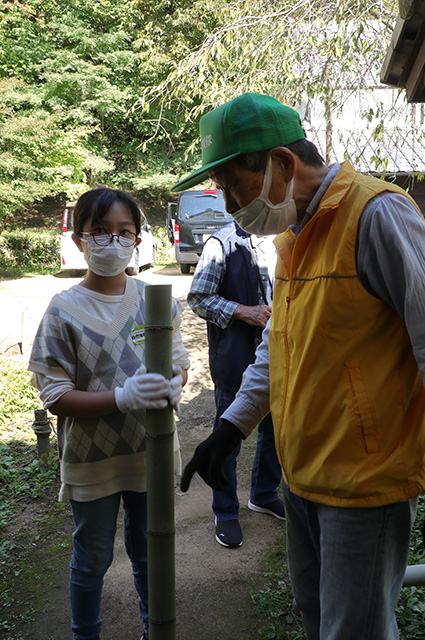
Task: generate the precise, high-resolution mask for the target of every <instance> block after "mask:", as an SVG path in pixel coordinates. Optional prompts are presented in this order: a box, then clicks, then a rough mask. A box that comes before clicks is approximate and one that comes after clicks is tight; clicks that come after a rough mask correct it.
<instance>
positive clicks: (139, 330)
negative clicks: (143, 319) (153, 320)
mask: <svg viewBox="0 0 425 640" xmlns="http://www.w3.org/2000/svg"><path fill="white" fill-rule="evenodd" d="M131 339H132V340H133V342H134V344H142V342H144V341H145V325H144V324H138V325H137V327H134V329H133V331H132V332H131Z"/></svg>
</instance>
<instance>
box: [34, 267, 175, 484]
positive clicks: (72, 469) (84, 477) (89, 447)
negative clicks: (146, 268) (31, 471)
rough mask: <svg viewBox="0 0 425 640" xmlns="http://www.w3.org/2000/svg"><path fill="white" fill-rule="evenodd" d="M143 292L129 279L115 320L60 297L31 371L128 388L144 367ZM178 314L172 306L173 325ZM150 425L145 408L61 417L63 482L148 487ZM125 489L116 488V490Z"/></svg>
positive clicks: (102, 387)
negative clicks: (135, 482)
mask: <svg viewBox="0 0 425 640" xmlns="http://www.w3.org/2000/svg"><path fill="white" fill-rule="evenodd" d="M144 287H145V285H144V283H143V282H141V281H140V280H135V279H130V278H128V279H127V286H126V291H125V294H124V296H123V299H122V301H121V303H120V305H119V309H118V311H117V313H116V315H115V317H114V318H113V320H112V322H105V321H103V320H99V319H97V318H95V317H93V316H92V315H89V314H88V313H86V312H85V311H84V309H81V308H79V307H77V306H75V305H73V304H71V303H70V302H67V301H66V300H64V299H63V298H62V297H61V296H60V294H59V295H56V296H54V297H53V298H52V300H51V302H50V305H49V307H48V309H47V310H46V312H45V315H44V317H43V319H42V321H41V323H40V326H39V328H38V331H37V335H36V337H35V340H34V344H33V350H32V353H31V357H30V363H29V367H28V368H29V370H30V371H34V372H39V373H42V374H52V373H53V374H54V373H55V371H60V370H64V371H65V372H66V374H67V375H68V376H69V377H70V379H71V380H72V381H73V382H74V384H75V388H76V389H78V390H81V391H109V390H111V389H114V388H115V387H117V386H122V385H123V383H124V381H125V380H126V378H128V377H129V376H132V375H133V374H134V373H135V371H136V370H137V369H138V368H139V366H140V365H141V364H142V363H143V362H144V332H143V328H144V323H145V300H144ZM176 315H177V305H176V303H175V301H173V324H174V320H175V319H176ZM136 328H137V329H136ZM141 340H142V341H141ZM144 424H145V411H133V412H129V413H127V414H122V413H120V412H117V413H113V414H109V415H105V416H101V417H98V418H73V417H58V422H57V431H58V443H59V458H60V467H61V480H62V482H63V483H65V484H69V485H77V486H78V485H80V486H81V485H94V484H100V483H105V482H108V481H111V480H113V479H114V478H117V479H118V478H120V477H123V478H125V477H128V476H140V477H141V478H140V480H141V485H140V486H141V487H142V490H145V488H146V482H145V475H146V442H145V428H144V426H143V425H144ZM123 489H124V487H120V486H118V485H117V486H116V491H120V490H123Z"/></svg>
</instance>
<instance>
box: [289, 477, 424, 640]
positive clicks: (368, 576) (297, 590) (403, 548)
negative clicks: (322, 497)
mask: <svg viewBox="0 0 425 640" xmlns="http://www.w3.org/2000/svg"><path fill="white" fill-rule="evenodd" d="M284 503H285V511H286V531H287V546H288V562H289V574H290V577H291V582H292V588H293V591H294V598H295V603H296V606H297V608H298V609H299V610H300V611H301V615H302V620H303V625H304V628H305V631H306V634H307V638H308V640H360V639H361V640H397V639H398V638H399V635H398V630H397V623H396V619H395V614H394V611H395V608H396V605H397V600H398V597H399V593H400V589H401V586H402V583H403V578H404V573H405V570H406V564H407V558H408V553H409V540H410V531H411V527H412V525H413V522H414V519H415V515H416V506H417V499H416V498H412V499H411V500H408V501H407V502H398V503H394V504H389V505H386V506H383V507H370V508H344V507H330V506H327V505H323V504H318V503H316V502H310V501H309V500H305V499H303V498H299V497H298V496H295V495H294V494H293V493H291V492H290V491H289V489H288V488H287V487H285V486H284Z"/></svg>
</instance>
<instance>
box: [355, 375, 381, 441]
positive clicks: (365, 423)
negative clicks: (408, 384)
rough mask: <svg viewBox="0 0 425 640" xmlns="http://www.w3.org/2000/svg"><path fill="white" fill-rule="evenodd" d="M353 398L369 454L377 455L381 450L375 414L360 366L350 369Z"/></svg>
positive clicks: (356, 415) (357, 418)
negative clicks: (379, 449)
mask: <svg viewBox="0 0 425 640" xmlns="http://www.w3.org/2000/svg"><path fill="white" fill-rule="evenodd" d="M348 375H349V378H350V383H351V393H352V396H353V412H354V415H355V418H356V420H357V422H358V424H359V426H360V429H361V431H362V435H363V439H364V443H365V448H366V452H367V453H376V452H377V451H378V448H379V443H378V433H377V424H376V418H375V413H374V411H373V407H372V405H371V402H370V399H369V394H368V392H367V388H366V383H365V380H364V377H363V374H362V370H361V367H360V364H359V365H357V366H351V367H348Z"/></svg>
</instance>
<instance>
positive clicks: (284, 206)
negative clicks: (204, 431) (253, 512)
mask: <svg viewBox="0 0 425 640" xmlns="http://www.w3.org/2000/svg"><path fill="white" fill-rule="evenodd" d="M200 128H201V138H202V148H203V151H202V160H203V166H202V167H201V168H200V169H198V170H197V171H195V172H194V173H193V174H191V175H190V176H189V177H188V178H186V179H185V180H182V181H181V182H179V183H178V184H177V185H176V187H175V188H176V189H177V190H178V189H183V188H187V187H189V186H191V185H194V184H197V183H198V182H200V181H202V180H204V179H205V178H206V177H207V176H208V174H209V175H210V177H212V178H213V179H214V180H215V182H216V183H217V185H218V186H219V187H220V188H221V189H222V190H223V192H224V195H225V198H226V205H227V210H228V211H229V212H230V213H232V215H233V216H234V218H235V219H236V220H237V222H238V223H239V225H240V226H241V227H242V228H244V229H245V230H247V231H249V232H251V233H255V234H258V235H264V234H275V233H276V234H278V235H277V237H276V238H275V245H276V248H277V252H278V262H277V266H276V273H275V286H274V298H273V307H272V308H273V310H272V314H271V322H269V325H268V327H267V328H266V330H265V331H264V333H263V339H264V341H263V343H262V345H261V346H260V347H259V349H258V350H257V359H256V362H255V363H254V364H253V365H251V366H250V367H249V368H248V370H247V372H246V373H245V376H244V380H243V382H242V387H241V389H240V391H239V392H238V394H237V396H236V399H235V401H234V402H233V404H232V405H231V406H230V407H229V408H228V409H227V411H225V412H224V413H223V416H222V424H221V426H220V427H219V428H217V429H216V431H215V432H214V433H213V434H212V435H211V436H210V437H209V438H208V439H207V440H206V441H205V442H203V443H202V444H201V445H199V446H198V448H197V450H196V452H195V455H194V456H193V458H192V460H191V461H190V462H189V464H188V465H187V467H186V469H185V472H184V474H183V478H182V489H183V490H187V488H188V486H189V483H190V480H191V477H192V476H193V474H194V473H195V472H198V473H199V474H200V475H201V476H202V477H203V478H204V480H206V481H207V482H208V483H209V484H210V485H211V486H213V487H215V488H219V487H220V486H222V484H223V482H225V479H224V477H223V475H222V473H221V463H222V460H223V458H224V457H225V456H226V455H227V453H228V452H229V451H230V450H232V449H233V448H234V447H235V446H236V444H237V443H238V442H239V441H240V439H241V438H244V437H246V436H248V435H249V433H250V432H251V430H252V429H253V428H254V427H255V425H257V424H258V423H259V421H260V419H261V417H262V416H263V415H264V414H265V413H266V412H267V411H268V410H269V408H271V412H272V417H273V424H274V429H275V440H276V448H277V453H278V457H279V460H280V462H281V465H282V471H283V477H284V480H285V482H286V484H287V489H286V490H285V495H284V498H285V510H286V518H287V535H288V559H289V568H290V575H291V580H292V585H293V589H294V596H295V600H296V603H297V606H298V608H299V609H300V610H301V613H302V617H303V623H304V627H305V630H306V633H307V637H308V639H309V640H359V639H360V638H361V639H362V640H394V639H396V638H398V631H397V624H396V620H395V615H394V611H395V607H396V604H397V599H398V596H399V592H400V588H401V585H402V582H403V576H404V572H405V567H406V563H407V556H408V549H409V537H410V530H411V526H412V523H413V521H414V518H415V512H416V501H417V496H418V494H419V493H420V492H421V491H423V490H424V488H425V461H424V458H425V390H424V385H423V379H422V376H423V374H424V373H425V323H424V321H423V319H424V317H425V222H424V220H423V217H422V215H421V213H420V211H419V209H418V208H417V206H416V205H415V203H414V202H413V200H412V199H411V198H410V196H408V194H407V193H405V192H404V191H403V190H402V189H400V188H398V187H397V186H395V185H392V184H389V183H387V182H384V181H382V180H378V179H376V178H372V177H369V176H362V175H359V174H358V173H357V172H356V171H355V170H354V169H353V167H352V166H351V165H350V164H349V163H348V162H344V163H343V164H341V165H340V164H334V165H331V166H325V164H324V163H323V160H322V158H321V157H320V156H319V154H318V152H317V149H316V148H315V146H314V145H313V144H312V143H311V142H309V141H308V140H306V137H305V132H304V130H303V129H302V127H301V124H300V120H299V116H298V114H297V113H296V112H295V111H294V110H293V109H291V108H289V107H286V106H284V105H282V104H281V103H280V102H278V101H277V100H275V99H274V98H272V97H270V96H264V95H258V94H244V95H242V96H239V97H237V98H235V99H234V100H232V101H230V102H228V103H226V104H224V105H222V106H220V107H218V108H216V109H214V110H213V111H211V112H209V113H207V114H206V115H204V116H203V117H202V119H201V123H200ZM421 374H422V375H421Z"/></svg>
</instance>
